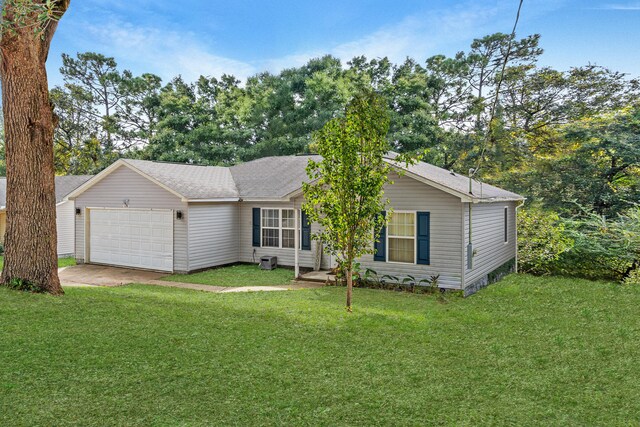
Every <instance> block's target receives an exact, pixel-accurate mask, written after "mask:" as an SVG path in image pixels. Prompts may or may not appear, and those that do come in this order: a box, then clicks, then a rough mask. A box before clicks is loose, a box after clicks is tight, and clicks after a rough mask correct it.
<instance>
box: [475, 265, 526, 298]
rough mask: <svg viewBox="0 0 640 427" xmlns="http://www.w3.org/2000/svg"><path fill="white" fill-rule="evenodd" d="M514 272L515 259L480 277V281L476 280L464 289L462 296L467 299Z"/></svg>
mask: <svg viewBox="0 0 640 427" xmlns="http://www.w3.org/2000/svg"><path fill="white" fill-rule="evenodd" d="M515 271H516V260H515V258H512V259H510V260H509V261H507V262H505V263H504V264H502V265H501V266H500V267H498V268H496V269H495V270H492V271H491V272H489V273H488V274H486V275H484V276H482V277H481V278H480V279H478V280H476V281H475V282H473V283H472V284H470V285H469V286H467V287H466V288H464V296H465V297H468V296H470V295H473V294H475V293H476V292H478V291H479V290H480V289H483V288H486V287H487V286H489V285H490V284H492V283H496V282H498V281H500V280H502V278H503V277H504V276H506V275H507V274H510V273H513V272H515Z"/></svg>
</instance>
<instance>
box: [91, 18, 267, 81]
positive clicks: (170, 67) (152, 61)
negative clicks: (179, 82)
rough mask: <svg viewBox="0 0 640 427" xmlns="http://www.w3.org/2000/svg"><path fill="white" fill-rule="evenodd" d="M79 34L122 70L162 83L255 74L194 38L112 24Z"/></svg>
mask: <svg viewBox="0 0 640 427" xmlns="http://www.w3.org/2000/svg"><path fill="white" fill-rule="evenodd" d="M83 30H84V31H85V32H86V33H87V34H88V35H90V36H91V37H92V38H93V43H96V42H97V43H98V44H99V45H100V46H98V47H93V50H96V51H98V52H104V53H106V54H108V55H109V56H113V57H115V58H116V60H117V61H118V63H119V64H121V65H122V66H123V67H124V68H133V69H135V70H136V71H138V72H143V71H144V72H152V73H154V74H158V75H160V76H161V77H163V79H164V80H165V81H166V80H168V79H170V78H172V77H174V76H176V75H178V74H180V75H182V76H183V77H184V78H185V80H187V81H193V80H195V79H197V78H198V77H199V76H200V75H207V76H221V75H222V74H224V73H226V74H233V75H235V76H237V77H239V78H245V77H247V76H250V75H252V74H254V73H255V72H256V71H257V70H256V69H255V68H254V67H253V66H252V65H250V64H248V63H246V62H243V61H238V60H235V59H233V58H226V57H223V56H219V55H216V54H215V53H213V52H212V51H211V49H210V48H209V47H208V46H205V45H204V44H202V43H201V42H200V41H198V38H197V37H196V35H195V34H193V33H189V32H177V31H167V30H164V29H159V28H154V27H144V26H134V25H132V24H129V23H123V22H120V21H112V22H110V23H108V24H107V25H102V26H99V27H97V26H93V25H86V26H85V28H83Z"/></svg>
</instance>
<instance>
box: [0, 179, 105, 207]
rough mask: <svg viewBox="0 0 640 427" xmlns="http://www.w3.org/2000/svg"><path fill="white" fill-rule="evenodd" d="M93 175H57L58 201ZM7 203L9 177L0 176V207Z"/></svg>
mask: <svg viewBox="0 0 640 427" xmlns="http://www.w3.org/2000/svg"><path fill="white" fill-rule="evenodd" d="M92 177H93V175H61V176H56V184H55V185H56V203H60V202H61V201H62V200H63V199H64V198H65V197H66V196H67V194H69V193H71V192H72V191H73V190H75V189H76V188H78V187H80V186H81V185H82V184H84V183H85V182H87V181H88V180H89V179H90V178H92ZM6 204H7V178H0V209H2V208H4V207H5V206H6Z"/></svg>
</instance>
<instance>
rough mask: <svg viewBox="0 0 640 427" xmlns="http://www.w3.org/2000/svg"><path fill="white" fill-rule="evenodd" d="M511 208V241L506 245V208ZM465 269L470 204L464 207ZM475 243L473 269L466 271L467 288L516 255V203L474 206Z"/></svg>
mask: <svg viewBox="0 0 640 427" xmlns="http://www.w3.org/2000/svg"><path fill="white" fill-rule="evenodd" d="M505 207H508V241H507V243H505V242H504V208H505ZM464 212H465V221H464V236H465V241H464V246H465V256H464V259H465V261H464V262H465V264H464V265H465V269H466V267H467V259H466V246H467V244H468V243H469V204H468V203H465V204H464ZM472 216H473V223H472V233H473V235H472V242H473V248H474V250H475V251H476V255H475V256H474V257H473V269H471V270H469V269H466V271H465V286H467V285H470V284H472V283H473V282H475V281H476V280H478V279H480V278H482V277H483V276H485V275H486V274H488V273H490V272H491V271H493V270H495V269H496V268H498V267H500V266H501V265H502V264H504V263H505V262H507V261H509V260H510V259H512V258H515V256H516V203H515V202H502V203H500V202H496V203H476V204H474V205H473V206H472Z"/></svg>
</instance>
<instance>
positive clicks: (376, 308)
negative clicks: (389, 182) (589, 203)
mask: <svg viewBox="0 0 640 427" xmlns="http://www.w3.org/2000/svg"><path fill="white" fill-rule="evenodd" d="M447 298H449V302H448V303H445V304H443V303H440V302H438V299H437V296H434V295H412V294H407V293H399V292H391V291H379V290H370V289H355V290H354V313H352V314H348V313H346V312H345V309H344V299H345V289H344V288H335V287H327V288H320V289H313V290H303V291H290V292H255V293H241V294H233V293H227V294H214V293H205V292H197V291H190V290H185V289H175V288H164V287H153V286H143V285H134V286H123V287H115V288H67V289H66V295H65V296H63V297H50V296H46V295H35V294H26V293H19V292H16V291H9V290H7V289H0V325H2V327H1V328H0V361H1V363H0V424H3V425H12V426H13V425H82V426H101V425H105V424H108V425H145V426H147V425H148V426H152V425H184V426H187V425H434V424H437V425H473V426H475V425H534V426H538V425H544V426H547V425H562V426H564V425H576V426H584V425H607V426H609V425H636V424H637V423H638V421H639V420H640V388H639V386H638V384H640V363H638V361H639V360H640V345H638V343H639V342H640V315H638V307H639V306H640V287H632V286H620V285H616V284H612V283H602V282H589V281H585V280H574V279H554V278H536V277H530V276H525V275H521V276H519V275H511V276H509V277H507V278H506V279H505V280H503V281H502V282H501V283H498V284H495V285H492V286H490V287H489V288H487V289H485V290H483V291H481V292H480V293H478V294H476V295H474V296H473V297H470V298H467V299H462V298H459V297H453V296H448V297H447Z"/></svg>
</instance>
